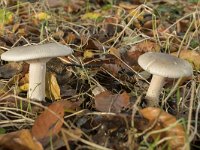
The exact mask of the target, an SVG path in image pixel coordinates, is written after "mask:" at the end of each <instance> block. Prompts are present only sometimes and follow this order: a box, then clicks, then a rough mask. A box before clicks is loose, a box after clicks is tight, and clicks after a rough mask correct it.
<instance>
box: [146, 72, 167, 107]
mask: <svg viewBox="0 0 200 150" xmlns="http://www.w3.org/2000/svg"><path fill="white" fill-rule="evenodd" d="M164 81H165V77H162V76H158V75H153V77H152V79H151V83H150V86H149V89H148V91H147V93H146V97H145V99H147V100H148V101H147V105H148V106H158V104H159V95H160V93H161V90H162V87H163V85H164Z"/></svg>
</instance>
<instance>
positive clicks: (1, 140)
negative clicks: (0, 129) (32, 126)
mask: <svg viewBox="0 0 200 150" xmlns="http://www.w3.org/2000/svg"><path fill="white" fill-rule="evenodd" d="M0 147H1V149H7V150H8V149H10V150H11V149H12V150H43V147H42V145H41V144H40V143H39V142H38V141H37V140H36V139H34V138H33V137H32V135H31V133H30V131H29V130H27V129H23V130H19V131H16V132H11V133H8V134H4V135H1V136H0Z"/></svg>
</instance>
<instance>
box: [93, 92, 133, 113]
mask: <svg viewBox="0 0 200 150" xmlns="http://www.w3.org/2000/svg"><path fill="white" fill-rule="evenodd" d="M94 99H95V108H96V109H97V110H99V111H105V112H116V113H117V112H120V111H121V109H122V108H123V107H127V106H128V105H129V102H130V97H129V95H128V93H126V92H123V93H122V94H112V93H110V92H109V91H105V92H102V93H100V94H98V95H96V96H95V97H94Z"/></svg>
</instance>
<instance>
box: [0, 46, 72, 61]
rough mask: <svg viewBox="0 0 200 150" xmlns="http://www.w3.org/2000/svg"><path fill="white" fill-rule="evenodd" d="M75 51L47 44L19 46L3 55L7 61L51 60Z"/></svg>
mask: <svg viewBox="0 0 200 150" xmlns="http://www.w3.org/2000/svg"><path fill="white" fill-rule="evenodd" d="M72 52H73V50H72V49H71V48H70V47H68V46H65V45H62V44H58V43H47V44H41V45H30V46H19V47H14V48H11V49H10V50H9V51H7V52H5V53H3V54H2V55H1V59H2V60H6V61H26V60H33V59H40V58H51V57H58V56H67V55H70V54H71V53H72Z"/></svg>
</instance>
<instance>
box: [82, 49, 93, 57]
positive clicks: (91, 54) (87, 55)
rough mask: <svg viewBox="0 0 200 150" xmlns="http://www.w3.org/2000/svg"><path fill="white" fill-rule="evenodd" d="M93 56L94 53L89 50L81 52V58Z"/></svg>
mask: <svg viewBox="0 0 200 150" xmlns="http://www.w3.org/2000/svg"><path fill="white" fill-rule="evenodd" d="M93 56H94V53H93V52H92V51H90V50H86V51H85V52H84V54H83V58H84V59H85V58H92V57H93Z"/></svg>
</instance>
